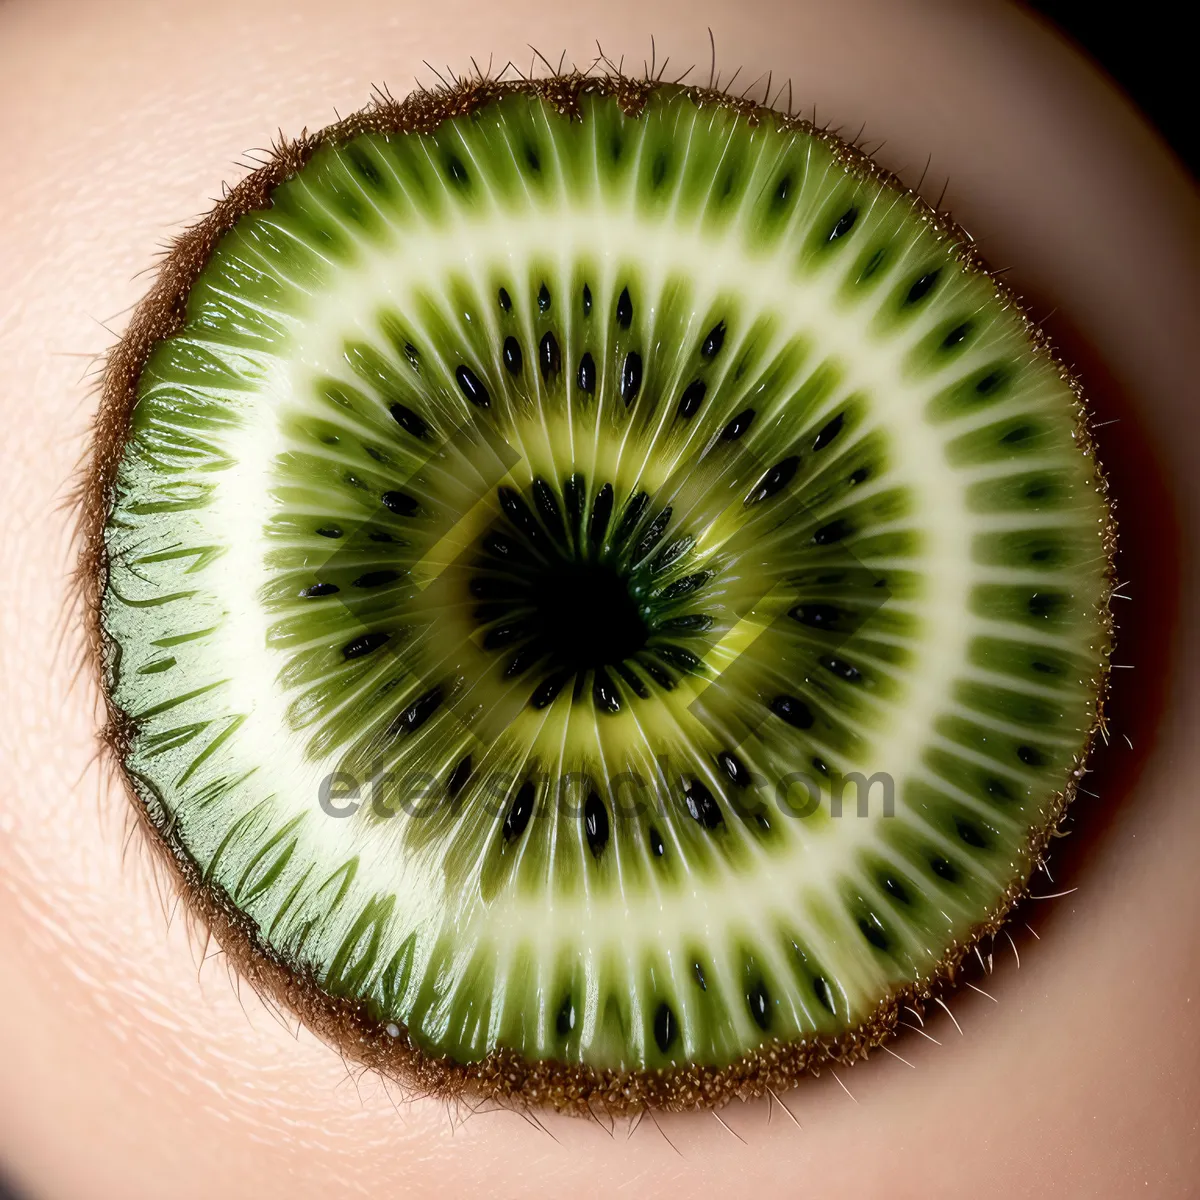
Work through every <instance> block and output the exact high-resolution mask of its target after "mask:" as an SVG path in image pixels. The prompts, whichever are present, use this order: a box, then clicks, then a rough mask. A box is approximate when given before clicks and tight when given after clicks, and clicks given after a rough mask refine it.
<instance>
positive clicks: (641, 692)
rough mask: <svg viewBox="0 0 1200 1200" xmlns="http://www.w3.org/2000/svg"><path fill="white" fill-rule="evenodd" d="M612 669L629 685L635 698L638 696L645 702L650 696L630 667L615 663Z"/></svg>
mask: <svg viewBox="0 0 1200 1200" xmlns="http://www.w3.org/2000/svg"><path fill="white" fill-rule="evenodd" d="M613 669H614V670H615V671H616V672H617V674H618V675H620V677H621V678H622V679H623V680H625V682H626V683H627V684H629V686H630V687H631V688H632V689H633V692H634V694H635V695H636V696H640V697H641V699H643V700H645V699H646V698H647V697H648V696H649V695H650V692H649V690H648V689H647V688H646V685H645V684H644V683H643V682H642V681H641V679H640V678H639V677H638V675H637V674H636V672H634V670H633V669H632V668H631V667H629V666H627V665H626V664H625V663H617V664H616V665H615V666H614V668H613Z"/></svg>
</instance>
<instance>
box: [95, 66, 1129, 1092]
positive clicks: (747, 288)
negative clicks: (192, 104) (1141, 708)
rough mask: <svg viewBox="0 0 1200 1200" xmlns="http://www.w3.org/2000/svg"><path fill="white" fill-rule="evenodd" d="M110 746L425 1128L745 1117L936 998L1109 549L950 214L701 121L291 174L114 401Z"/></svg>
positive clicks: (279, 960)
mask: <svg viewBox="0 0 1200 1200" xmlns="http://www.w3.org/2000/svg"><path fill="white" fill-rule="evenodd" d="M89 494H90V495H91V496H93V497H94V498H95V503H94V504H93V505H92V507H91V512H92V516H91V517H90V518H89V521H90V527H89V531H90V539H89V544H88V545H89V548H88V555H87V560H86V568H87V578H88V581H89V584H90V590H91V593H92V598H93V600H94V602H95V603H94V611H95V634H96V639H95V640H96V646H97V650H98V654H99V659H100V663H101V667H102V673H103V684H104V689H105V692H106V695H107V698H108V703H109V709H110V717H111V721H110V727H109V731H108V736H109V740H110V742H111V744H112V746H113V747H114V748H115V749H116V752H117V754H118V756H119V758H120V762H121V764H122V766H123V769H124V773H125V775H126V777H127V778H128V781H129V783H130V784H131V786H132V790H133V792H134V793H135V795H136V799H137V802H138V804H139V805H140V807H141V810H142V811H143V812H144V814H145V817H146V818H147V820H148V823H149V825H150V826H151V827H152V829H153V830H154V833H155V838H156V840H157V842H158V843H159V844H160V845H161V846H163V847H165V848H166V849H167V850H168V852H169V854H170V857H171V860H172V861H173V863H174V864H175V866H176V867H177V869H178V871H179V873H180V876H181V877H182V879H183V881H184V884H185V886H186V888H187V889H188V891H189V894H190V896H191V899H192V902H193V903H194V904H195V905H196V907H197V909H198V911H199V912H200V913H201V914H202V915H203V916H204V917H205V918H206V919H207V920H208V921H210V922H211V923H213V924H214V925H215V927H216V929H217V932H218V934H219V936H220V937H221V938H222V940H223V941H224V942H225V944H226V947H227V949H231V950H232V951H233V952H234V953H236V954H239V955H240V956H241V963H242V966H243V969H244V970H245V971H246V972H247V973H248V974H249V975H250V977H251V978H252V979H253V980H254V981H255V982H256V983H257V984H258V985H259V986H261V987H263V988H266V989H268V990H269V991H271V992H272V993H274V994H275V995H277V996H279V997H281V998H282V999H283V1000H285V1001H286V1002H287V1003H288V1004H289V1005H291V1006H292V1007H293V1008H295V1009H297V1010H299V1011H300V1012H301V1013H302V1014H303V1015H304V1016H305V1017H306V1018H307V1019H308V1020H309V1021H310V1022H311V1024H312V1025H313V1027H314V1028H316V1029H318V1030H319V1031H320V1032H321V1033H323V1034H325V1035H327V1036H329V1037H332V1038H335V1039H337V1040H338V1041H339V1042H340V1043H341V1045H342V1046H343V1047H345V1048H347V1049H348V1050H349V1051H350V1052H351V1053H353V1054H355V1055H356V1056H358V1057H359V1058H360V1059H362V1060H364V1061H366V1062H368V1063H371V1064H373V1065H377V1066H380V1067H382V1068H384V1069H389V1070H396V1071H399V1072H401V1073H402V1074H405V1075H406V1077H409V1078H414V1079H416V1080H418V1081H419V1082H420V1085H421V1086H422V1087H425V1088H427V1089H430V1090H433V1091H437V1092H443V1093H453V1092H455V1091H457V1090H462V1089H464V1088H470V1089H473V1090H474V1091H475V1092H477V1093H480V1092H481V1093H484V1094H487V1095H490V1096H499V1097H508V1098H510V1099H512V1100H514V1101H516V1102H538V1103H549V1104H552V1105H555V1106H557V1107H559V1108H564V1109H584V1108H586V1107H587V1106H588V1105H590V1104H591V1103H593V1102H600V1103H604V1104H607V1105H608V1106H609V1107H610V1108H612V1109H636V1108H640V1107H645V1106H654V1105H660V1106H670V1107H676V1108H682V1107H692V1106H702V1105H710V1104H718V1103H720V1102H722V1101H723V1100H724V1099H726V1098H728V1097H729V1096H731V1095H734V1094H739V1095H743V1096H744V1095H749V1094H753V1093H756V1092H760V1091H762V1090H763V1089H765V1088H767V1087H769V1086H770V1087H778V1086H781V1085H785V1084H787V1083H789V1082H791V1081H793V1080H794V1079H795V1078H796V1077H797V1076H798V1075H800V1074H801V1073H802V1072H803V1071H805V1070H806V1069H809V1068H812V1067H815V1066H819V1065H820V1064H821V1063H822V1062H826V1061H831V1060H837V1061H849V1060H853V1059H854V1058H856V1057H858V1056H860V1055H862V1054H864V1053H865V1052H866V1051H867V1050H869V1049H870V1048H871V1047H872V1046H874V1045H877V1044H879V1043H880V1042H881V1041H882V1040H883V1039H885V1038H886V1037H887V1036H888V1035H889V1033H890V1032H891V1031H892V1030H893V1029H894V1027H895V1025H896V1019H897V1013H898V1012H899V1011H900V1009H901V1008H902V1007H903V1006H904V1005H906V1004H911V1005H918V1006H919V1005H920V1003H921V1002H922V1000H926V999H928V998H930V997H931V996H932V995H934V994H935V992H936V991H937V989H939V988H940V987H942V986H944V985H945V983H946V981H948V980H952V979H953V976H954V973H955V971H956V968H957V967H958V966H959V964H960V963H961V960H962V957H963V955H964V954H965V953H966V951H967V950H968V948H969V947H970V946H971V945H972V944H973V943H974V942H975V940H976V939H978V938H979V937H980V936H984V935H986V934H988V933H992V932H994V931H996V930H997V928H998V927H999V924H1000V922H1001V920H1002V919H1003V916H1004V914H1005V913H1006V911H1007V910H1008V908H1009V907H1010V905H1011V904H1012V903H1013V901H1014V900H1015V899H1016V898H1017V897H1019V896H1020V895H1021V894H1022V892H1023V890H1024V889H1025V887H1026V883H1027V880H1028V877H1029V874H1030V872H1031V870H1032V868H1033V866H1034V865H1035V864H1036V862H1037V861H1038V859H1039V856H1040V855H1041V853H1042V851H1043V849H1044V847H1045V845H1046V842H1047V839H1048V837H1049V835H1050V833H1051V831H1052V830H1053V828H1054V826H1055V824H1056V822H1057V820H1058V818H1059V817H1060V815H1061V813H1062V810H1063V807H1064V805H1065V803H1066V802H1067V800H1068V799H1069V798H1070V796H1071V795H1072V793H1073V790H1074V787H1075V784H1076V781H1077V779H1078V778H1079V776H1080V775H1081V774H1082V771H1083V762H1084V755H1085V753H1086V750H1087V748H1088V744H1089V741H1090V739H1091V736H1092V733H1093V731H1094V730H1095V729H1096V728H1097V725H1098V722H1099V719H1100V700H1101V696H1102V691H1103V685H1104V679H1105V675H1106V662H1107V655H1108V649H1109V643H1110V622H1109V616H1108V604H1107V599H1108V594H1109V588H1110V565H1111V558H1112V550H1113V539H1114V532H1113V525H1112V522H1111V519H1110V514H1109V508H1108V504H1107V500H1106V495H1105V488H1104V482H1103V478H1102V475H1101V473H1100V471H1099V468H1098V466H1097V463H1096V460H1095V456H1094V454H1093V451H1092V446H1091V443H1090V441H1089V439H1088V435H1087V431H1086V426H1085V421H1084V413H1083V409H1082V407H1081V402H1080V399H1079V397H1078V394H1077V389H1076V387H1075V385H1074V383H1073V381H1072V380H1071V378H1070V377H1069V375H1068V374H1067V372H1066V371H1065V370H1064V368H1063V366H1062V365H1061V363H1060V362H1059V361H1058V360H1057V359H1056V358H1055V356H1054V354H1053V353H1052V351H1051V350H1050V349H1049V348H1048V346H1047V345H1046V343H1045V340H1044V339H1043V337H1042V335H1041V334H1040V332H1039V331H1038V330H1037V329H1036V327H1034V326H1033V325H1032V323H1031V322H1030V321H1029V320H1028V319H1027V318H1026V316H1025V315H1024V313H1023V310H1022V309H1021V307H1020V306H1019V305H1018V304H1017V303H1016V302H1015V300H1014V298H1013V297H1012V296H1011V295H1010V294H1009V293H1008V292H1007V291H1006V290H1005V288H1004V287H1003V286H1002V285H1001V284H999V283H998V282H997V281H996V280H995V279H994V278H993V277H992V276H991V275H989V273H988V272H987V270H986V269H985V268H984V266H983V265H982V264H981V263H980V261H979V260H978V258H977V256H976V254H975V251H974V249H973V247H972V244H971V242H970V239H969V238H968V237H967V236H966V235H965V234H964V233H963V231H962V230H961V229H959V228H957V227H956V226H955V225H953V224H952V223H951V222H950V221H949V220H948V219H947V218H945V217H943V216H941V215H939V214H937V213H936V212H934V211H933V210H931V209H930V208H929V207H928V206H927V205H925V204H924V203H923V202H922V201H921V200H920V199H919V198H918V197H917V196H915V195H914V194H913V193H912V192H911V191H908V190H905V189H904V188H903V187H902V186H901V185H900V184H899V183H898V182H897V181H896V180H895V179H893V178H892V177H890V176H888V175H886V174H885V173H884V172H882V171H880V170H879V169H878V168H877V167H875V166H874V165H873V164H872V163H871V162H870V161H869V160H868V159H867V158H865V157H864V156H863V155H862V154H860V153H859V152H857V151H856V150H855V149H853V148H852V147H850V146H848V145H847V144H846V143H844V142H842V141H840V140H839V139H838V138H837V137H835V136H833V135H832V134H830V133H828V132H825V131H822V130H818V129H815V128H814V127H813V126H811V125H810V124H808V123H806V122H804V121H802V120H798V119H792V118H786V117H783V116H781V115H779V114H777V113H774V112H771V111H769V110H766V109H763V108H760V107H756V106H755V105H753V104H751V103H748V102H746V101H741V100H735V99H733V98H731V97H729V96H726V95H724V94H721V93H717V92H712V91H708V90H704V89H689V88H684V87H679V86H667V85H661V84H657V83H654V82H644V81H634V80H630V79H627V78H623V77H619V76H615V77H605V78H596V77H585V76H580V75H572V76H566V77H558V78H554V79H550V80H547V81H542V82H531V81H523V82H519V83H512V84H502V83H497V82H495V81H490V80H477V81H475V82H472V83H469V84H468V83H462V84H457V85H454V86H450V87H448V88H446V89H444V90H441V91H437V92H429V91H422V92H419V93H417V94H415V95H414V96H412V97H410V98H409V99H408V100H406V101H404V102H403V103H395V102H393V101H390V100H379V101H377V102H375V103H374V104H373V105H372V106H371V107H369V108H368V109H366V110H365V111H364V112H363V113H361V114H359V115H357V116H355V117H352V118H350V119H349V120H346V121H343V122H342V123H340V124H338V125H336V126H334V127H332V128H330V129H328V130H326V131H324V132H323V133H321V134H318V135H316V136H314V137H308V138H306V139H304V140H301V141H299V142H296V143H290V144H287V145H284V146H282V147H281V148H279V149H278V150H277V152H276V153H275V154H274V156H273V157H272V159H271V161H270V162H269V163H268V164H267V165H265V166H264V167H262V168H261V169H260V170H258V171H256V172H255V173H254V174H252V175H251V176H250V177H249V178H248V179H247V180H246V181H245V182H243V183H242V184H241V185H240V186H238V187H237V188H235V189H233V190H232V192H230V193H229V194H228V195H227V196H226V197H225V198H224V199H223V200H222V201H221V202H220V203H219V204H218V205H217V206H216V208H215V209H214V210H213V212H212V213H211V214H210V215H209V217H208V218H207V219H206V220H205V221H203V222H202V223H201V224H200V225H199V226H197V227H196V228H195V229H193V230H192V231H191V232H190V233H188V234H187V235H186V236H184V237H183V238H182V239H181V240H180V241H179V242H178V243H177V244H176V245H175V247H174V249H173V250H172V252H171V254H170V256H169V257H168V258H167V260H166V262H165V265H164V267H163V269H162V271H161V273H160V276H159V279H158V282H157V284H156V285H155V287H154V289H153V291H152V292H151V294H150V295H149V297H148V298H147V300H146V301H145V302H144V304H143V305H142V306H141V308H140V309H139V310H138V312H137V313H136V315H135V317H134V319H133V324H132V328H131V332H130V334H129V336H128V337H127V338H126V339H125V340H124V341H123V343H122V344H121V346H120V347H119V348H118V350H117V351H116V352H115V354H114V355H113V357H112V359H111V361H110V364H109V370H108V376H107V382H106V389H105V399H104V404H103V406H102V411H101V417H100V427H99V434H98V439H97V451H96V455H95V461H94V464H93V468H92V474H91V478H90V491H89Z"/></svg>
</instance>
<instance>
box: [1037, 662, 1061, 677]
mask: <svg viewBox="0 0 1200 1200" xmlns="http://www.w3.org/2000/svg"><path fill="white" fill-rule="evenodd" d="M1029 665H1030V666H1031V667H1032V668H1033V669H1034V670H1035V671H1037V673H1038V674H1039V675H1061V674H1062V669H1061V668H1060V667H1058V666H1056V665H1055V664H1054V663H1047V662H1038V661H1037V660H1036V659H1035V660H1034V661H1033V662H1031V663H1030V664H1029Z"/></svg>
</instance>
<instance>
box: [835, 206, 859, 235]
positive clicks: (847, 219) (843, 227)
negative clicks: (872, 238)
mask: <svg viewBox="0 0 1200 1200" xmlns="http://www.w3.org/2000/svg"><path fill="white" fill-rule="evenodd" d="M857 220H858V209H857V208H855V207H853V205H852V206H851V207H850V208H848V209H846V211H845V212H844V213H842V215H841V216H840V217H838V219H837V224H836V225H835V226H834V227H833V230H832V232H831V233H830V234H829V240H830V241H831V242H836V241H837V240H838V238H840V237H845V236H846V234H848V233H849V232H850V230H851V229H853V228H854V222H855V221H857Z"/></svg>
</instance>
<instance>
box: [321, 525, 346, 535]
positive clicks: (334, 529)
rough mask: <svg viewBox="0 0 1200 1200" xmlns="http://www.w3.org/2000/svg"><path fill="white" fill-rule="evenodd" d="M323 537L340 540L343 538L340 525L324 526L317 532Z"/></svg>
mask: <svg viewBox="0 0 1200 1200" xmlns="http://www.w3.org/2000/svg"><path fill="white" fill-rule="evenodd" d="M317 533H319V534H320V535H321V536H322V537H327V538H340V537H341V536H342V527H341V526H340V525H322V526H321V528H320V529H318V530H317Z"/></svg>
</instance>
